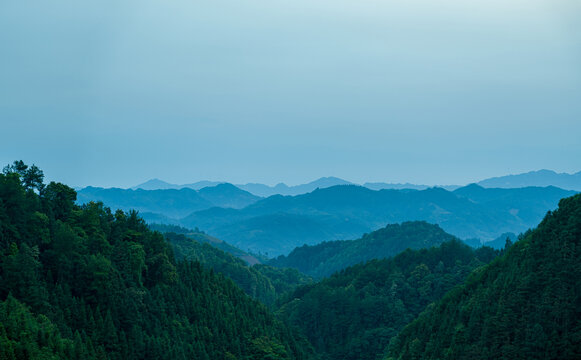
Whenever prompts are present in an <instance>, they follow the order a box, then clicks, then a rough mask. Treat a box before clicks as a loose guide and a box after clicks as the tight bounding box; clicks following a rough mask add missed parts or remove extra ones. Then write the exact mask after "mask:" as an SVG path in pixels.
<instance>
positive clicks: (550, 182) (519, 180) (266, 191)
mask: <svg viewBox="0 0 581 360" xmlns="http://www.w3.org/2000/svg"><path fill="white" fill-rule="evenodd" d="M224 183H227V182H226V181H207V180H203V181H198V182H195V183H191V184H183V185H177V184H170V183H168V182H165V181H163V180H160V179H151V180H148V181H146V182H144V183H143V184H139V185H136V186H134V187H132V188H131V189H133V190H137V189H143V190H164V189H183V188H190V189H194V190H200V189H202V188H204V187H214V186H216V185H219V184H224ZM476 184H478V185H480V186H482V187H485V188H520V187H529V186H539V187H545V186H555V187H558V188H561V189H565V190H576V191H581V171H579V172H577V173H574V174H568V173H557V172H555V171H552V170H546V169H542V170H537V171H530V172H527V173H522V174H516V175H506V176H499V177H491V178H487V179H484V180H481V181H479V182H476ZM337 185H359V184H355V183H353V182H350V181H347V180H344V179H341V178H338V177H333V176H330V177H322V178H319V179H317V180H314V181H311V182H309V183H307V184H300V185H294V186H289V185H286V184H285V183H279V184H277V185H275V186H269V185H265V184H260V183H247V184H234V186H236V187H238V188H240V189H242V190H245V191H248V192H249V193H251V194H254V195H256V196H261V197H269V196H272V195H284V196H286V195H290V196H295V195H300V194H306V193H309V192H312V191H314V190H315V189H317V188H320V189H323V188H328V187H332V186H337ZM361 186H363V187H366V188H368V189H371V190H383V189H396V190H402V189H413V190H425V189H428V188H430V187H433V186H434V185H425V184H412V183H387V182H366V183H363V184H362V185H361ZM436 186H437V187H441V188H443V189H446V190H449V191H453V190H456V189H457V188H460V187H462V186H461V185H436Z"/></svg>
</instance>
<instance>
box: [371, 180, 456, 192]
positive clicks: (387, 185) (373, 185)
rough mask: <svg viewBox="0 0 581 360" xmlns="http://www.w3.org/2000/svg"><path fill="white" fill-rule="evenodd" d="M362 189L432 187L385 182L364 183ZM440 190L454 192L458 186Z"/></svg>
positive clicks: (415, 188)
mask: <svg viewBox="0 0 581 360" xmlns="http://www.w3.org/2000/svg"><path fill="white" fill-rule="evenodd" d="M363 186H364V187H366V188H368V189H371V190H383V189H394V190H403V189H413V190H425V189H428V188H430V187H432V186H430V185H421V184H411V183H403V184H401V183H385V182H366V183H365V184H363ZM438 187H441V188H442V189H446V190H449V191H452V190H456V189H457V188H459V187H460V186H459V185H438Z"/></svg>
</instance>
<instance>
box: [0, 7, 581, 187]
mask: <svg viewBox="0 0 581 360" xmlns="http://www.w3.org/2000/svg"><path fill="white" fill-rule="evenodd" d="M0 124H1V126H0V129H1V131H0V163H1V164H2V165H4V164H8V163H11V162H13V161H14V160H17V159H22V160H24V161H25V162H26V163H28V164H36V165H37V166H39V167H40V168H41V169H42V170H43V171H44V173H45V175H46V179H47V180H49V181H51V180H54V181H61V182H64V183H66V184H69V185H71V186H87V185H93V186H103V187H112V186H115V187H130V186H133V185H136V184H139V183H142V182H144V181H146V180H148V179H151V178H160V179H163V180H165V181H168V182H171V183H179V184H183V183H191V182H195V181H199V180H219V181H229V182H233V183H246V182H261V183H266V184H276V183H278V182H285V183H287V184H291V185H292V184H299V183H305V182H308V181H311V180H314V179H316V178H318V177H322V176H338V177H341V178H344V179H346V180H349V181H352V182H356V183H363V182H366V181H383V182H394V183H397V182H411V183H420V184H429V185H435V184H466V183H469V182H473V181H478V180H481V179H484V178H487V177H491V176H500V175H505V174H511V173H512V174H514V173H520V172H526V171H531V170H538V169H543V168H546V169H552V170H555V171H558V172H569V173H573V172H577V171H580V170H581V161H579V159H581V136H580V134H581V2H579V1H577V0H509V1H507V0H502V1H500V0H487V1H484V0H471V1H466V0H392V1H390V0H382V1H379V0H357V1H355V0H350V1H348V0H292V1H290V0H211V1H210V0H208V1H198V0H188V1H186V0H172V1H165V0H159V1H154V0H125V1H119V0H98V1H93V0H86V1H78V0H53V1H38V0H34V1H33V0H4V1H1V2H0Z"/></svg>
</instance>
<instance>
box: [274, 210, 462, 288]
mask: <svg viewBox="0 0 581 360" xmlns="http://www.w3.org/2000/svg"><path fill="white" fill-rule="evenodd" d="M452 239H455V237H454V236H452V235H450V234H448V233H446V232H445V231H444V230H442V229H441V228H440V227H439V226H438V225H432V224H428V223H426V222H423V221H412V222H404V223H402V224H390V225H387V226H386V227H384V228H382V229H379V230H376V231H374V232H372V233H370V234H364V235H363V237H362V238H360V239H358V240H353V241H329V242H324V243H321V244H318V245H314V246H308V245H304V246H302V247H299V248H296V249H294V250H293V251H292V252H291V253H290V254H289V255H288V256H279V257H278V258H276V259H273V260H271V261H270V262H269V265H273V266H277V267H291V268H295V269H298V270H299V271H301V272H303V273H305V274H308V275H311V276H314V277H319V278H320V277H324V276H329V275H331V274H332V273H334V272H336V271H339V270H341V269H345V268H346V267H348V266H350V265H355V264H357V263H361V262H365V261H368V260H371V259H382V258H387V257H391V256H394V255H396V254H398V253H400V252H402V251H404V250H405V249H407V248H411V249H420V248H426V247H431V246H437V245H439V244H441V243H443V242H445V241H449V240H452Z"/></svg>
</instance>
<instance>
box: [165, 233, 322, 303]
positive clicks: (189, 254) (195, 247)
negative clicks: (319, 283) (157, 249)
mask: <svg viewBox="0 0 581 360" xmlns="http://www.w3.org/2000/svg"><path fill="white" fill-rule="evenodd" d="M165 236H166V238H167V239H168V241H169V242H170V243H171V245H172V247H173V248H174V249H175V253H176V256H177V257H178V259H188V260H195V261H198V262H200V263H201V264H203V265H204V266H205V267H207V268H210V269H213V270H214V272H216V273H221V274H223V275H224V276H226V277H227V278H229V279H232V280H233V281H234V282H235V283H236V284H237V285H238V286H239V287H240V288H241V289H242V290H244V292H246V294H248V295H250V296H252V297H253V298H255V299H257V300H259V301H260V302H262V303H263V304H265V305H268V306H272V305H274V303H275V301H276V299H277V298H278V297H279V296H281V295H282V294H284V293H286V292H289V291H291V290H294V289H295V288H296V287H297V286H299V285H305V284H309V283H311V282H312V281H313V280H312V279H311V278H310V277H309V276H306V275H304V274H301V273H299V272H298V271H297V270H295V269H289V268H286V269H279V268H274V267H272V266H267V265H254V266H249V265H248V264H247V263H246V262H245V261H243V260H241V259H238V258H236V257H234V256H233V255H231V254H228V253H226V252H224V251H222V250H220V249H217V248H215V247H213V246H212V245H209V244H208V243H199V242H198V241H196V240H193V239H191V238H189V237H186V235H184V234H176V233H166V234H165Z"/></svg>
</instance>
